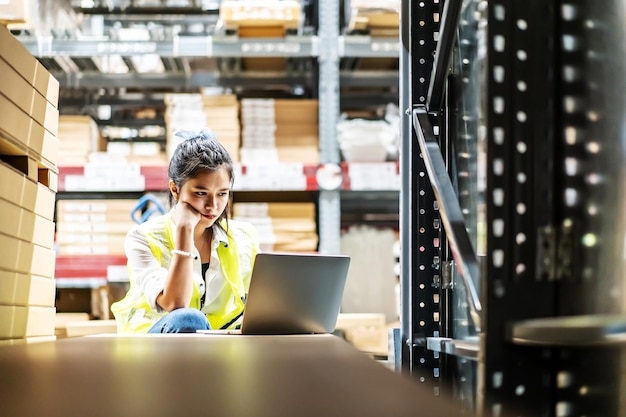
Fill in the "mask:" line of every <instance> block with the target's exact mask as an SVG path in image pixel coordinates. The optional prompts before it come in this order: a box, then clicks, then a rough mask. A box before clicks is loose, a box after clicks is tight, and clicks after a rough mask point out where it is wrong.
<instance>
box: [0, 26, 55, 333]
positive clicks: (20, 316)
mask: <svg viewBox="0 0 626 417" xmlns="http://www.w3.org/2000/svg"><path fill="white" fill-rule="evenodd" d="M0 74H2V77H1V78H0V108H1V109H2V111H1V112H0V178H2V180H1V181H0V248H1V249H2V251H3V254H2V256H0V344H6V343H17V342H24V341H35V340H49V339H54V337H55V336H54V317H55V306H54V305H55V304H54V303H55V281H54V267H55V252H54V249H53V248H54V199H55V194H56V191H57V183H58V179H57V178H58V171H57V167H56V160H57V153H58V140H57V131H58V109H57V103H58V98H59V96H58V95H59V83H58V81H57V80H56V79H54V77H52V76H51V75H50V73H49V72H48V71H47V70H46V69H45V68H44V67H43V66H42V65H41V64H40V63H39V62H38V61H37V60H36V59H35V58H34V57H33V56H32V55H30V53H29V52H28V51H27V50H26V49H25V48H24V47H23V46H22V45H21V44H20V42H19V41H17V39H15V38H14V37H13V35H12V34H11V33H10V32H9V31H8V30H7V29H6V28H5V27H4V26H1V25H0Z"/></svg>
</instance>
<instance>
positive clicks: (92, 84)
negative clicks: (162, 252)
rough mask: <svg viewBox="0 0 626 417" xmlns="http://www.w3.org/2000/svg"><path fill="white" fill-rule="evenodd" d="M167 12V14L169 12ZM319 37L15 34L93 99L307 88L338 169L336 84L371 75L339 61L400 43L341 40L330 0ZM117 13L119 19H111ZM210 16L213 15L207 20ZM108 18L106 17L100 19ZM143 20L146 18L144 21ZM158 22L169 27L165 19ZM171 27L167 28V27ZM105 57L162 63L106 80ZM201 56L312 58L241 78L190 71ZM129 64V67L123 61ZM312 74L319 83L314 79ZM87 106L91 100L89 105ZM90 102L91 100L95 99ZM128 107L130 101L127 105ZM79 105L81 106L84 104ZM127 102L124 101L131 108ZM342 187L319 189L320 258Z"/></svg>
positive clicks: (336, 236) (336, 219) (139, 14)
mask: <svg viewBox="0 0 626 417" xmlns="http://www.w3.org/2000/svg"><path fill="white" fill-rule="evenodd" d="M172 10H173V9H172ZM82 12H83V13H86V14H93V15H97V14H104V15H105V16H106V14H107V13H114V16H118V17H123V18H124V19H126V20H128V19H143V20H145V21H149V20H150V16H149V13H153V14H154V13H156V10H143V9H142V8H133V9H132V12H133V13H134V14H133V17H130V16H129V17H128V18H126V17H125V15H124V14H123V13H128V12H129V10H122V9H120V10H117V9H116V10H113V11H111V10H108V9H98V8H94V9H91V8H87V9H83V10H82ZM177 12H178V13H179V17H180V18H181V19H182V22H190V23H193V22H196V23H197V22H200V21H201V22H206V21H208V20H210V19H213V20H216V17H215V16H213V15H215V13H216V11H215V10H214V11H207V12H204V11H202V12H200V11H199V10H196V9H194V8H187V9H184V10H183V9H180V10H177ZM316 12H317V18H318V32H317V34H310V33H308V32H307V31H303V32H302V33H288V34H287V36H286V37H285V38H281V39H271V38H267V39H266V38H239V37H237V36H232V35H229V34H217V33H216V34H206V33H202V34H197V33H196V34H190V33H189V31H188V30H186V29H185V27H186V26H185V24H183V30H182V31H181V32H180V33H175V32H174V31H172V32H168V33H169V35H167V36H165V38H162V39H161V38H155V39H154V40H152V39H151V40H139V41H128V40H119V39H116V38H115V36H113V37H109V36H82V37H81V38H80V39H79V38H75V37H73V36H71V35H69V36H68V35H67V34H65V35H63V36H58V34H55V36H52V35H41V34H35V33H33V34H31V33H28V32H24V33H21V34H20V35H19V39H20V40H21V42H22V44H23V45H24V46H25V47H26V48H27V49H28V50H29V51H30V52H31V53H32V54H33V55H34V56H36V57H38V58H39V59H40V60H41V61H42V62H44V65H46V66H47V67H48V68H50V69H51V70H54V69H56V71H55V72H54V74H55V76H56V77H57V78H58V79H59V81H60V84H61V88H62V89H63V88H67V89H85V90H87V91H93V92H95V93H94V94H98V93H97V92H98V91H101V90H102V89H111V90H115V91H117V90H118V89H121V90H124V89H133V91H141V90H142V89H151V88H152V89H158V88H159V87H163V86H164V85H166V86H168V87H169V88H172V89H174V90H181V91H189V90H191V89H194V88H200V87H206V86H215V85H219V86H226V87H228V86H232V87H233V88H236V87H238V86H242V85H244V86H246V85H249V86H255V85H259V84H261V85H262V84H278V85H313V89H314V93H317V95H318V98H319V101H320V103H321V105H320V106H319V107H320V111H319V137H320V160H321V163H322V164H337V165H338V164H339V162H340V154H339V148H338V143H337V139H336V124H337V121H338V118H339V109H340V100H341V97H340V92H339V91H340V88H339V87H340V85H341V84H342V83H345V84H346V85H356V86H359V85H368V80H370V79H372V78H371V77H372V74H369V75H367V76H365V78H364V76H363V75H362V74H361V75H359V74H358V73H353V72H349V71H340V70H339V66H340V65H339V64H340V60H341V59H342V58H344V57H360V58H368V57H369V58H371V57H376V58H389V57H397V56H398V50H399V46H398V42H397V40H395V39H390V38H372V37H370V36H364V35H354V36H352V35H349V36H344V35H342V34H340V31H339V26H340V25H339V20H340V15H339V7H338V4H337V3H336V2H334V1H332V0H321V1H319V2H317V10H316ZM115 13H117V14H115ZM209 15H211V16H209ZM104 19H105V20H106V19H109V20H110V19H111V18H109V17H105V18H104ZM146 19H147V20H146ZM159 19H164V21H165V23H168V21H167V19H168V18H167V15H161V16H160V17H159ZM169 23H172V22H169ZM111 55H120V56H122V57H130V56H141V55H158V56H160V58H161V59H162V60H163V63H164V64H165V67H166V71H165V72H164V73H140V72H134V71H132V65H131V67H130V69H131V71H130V72H129V73H128V74H106V73H101V72H98V71H94V68H97V67H96V65H95V64H94V62H93V58H98V57H101V58H105V57H108V56H111ZM194 57H203V58H219V59H222V58H254V57H284V58H290V59H291V58H296V59H304V60H306V59H311V60H314V61H315V60H316V64H315V68H314V70H313V71H293V70H290V71H285V72H279V73H276V72H269V73H267V74H263V73H258V72H257V73H254V72H253V73H251V74H244V73H238V72H228V71H227V72H221V71H220V70H219V69H217V70H216V71H203V70H199V71H192V70H190V68H189V63H188V59H193V58H194ZM125 62H127V61H125ZM316 76H317V79H316ZM373 76H374V77H375V78H374V79H375V81H374V82H375V84H378V85H389V83H390V82H394V81H396V80H397V74H395V77H394V75H393V74H389V73H384V72H382V73H381V72H376V73H375V74H373ZM158 96H159V94H158V93H155V94H152V95H151V94H148V95H144V97H143V98H140V99H138V100H136V103H137V105H139V103H141V102H144V101H145V103H146V104H147V103H154V102H155V101H158V100H159V98H158ZM87 101H89V100H87ZM93 101H95V99H94V100H93ZM131 101H132V100H131ZM106 102H107V98H106V97H102V99H101V98H98V103H103V104H105V103H106ZM68 103H70V105H76V106H80V105H81V103H80V99H69V101H68ZM83 104H84V102H83ZM131 104H132V103H130V102H129V105H131ZM341 191H342V190H341V189H340V188H338V189H329V190H326V189H319V190H316V192H317V193H318V198H317V203H318V208H319V210H318V216H319V217H318V220H319V241H320V245H319V250H320V252H325V253H338V252H339V250H340V248H339V242H340V230H341V207H340V201H341Z"/></svg>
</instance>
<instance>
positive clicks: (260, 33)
mask: <svg viewBox="0 0 626 417" xmlns="http://www.w3.org/2000/svg"><path fill="white" fill-rule="evenodd" d="M302 20H303V17H302V6H301V4H300V2H299V1H293V0H278V1H277V0H265V1H249V0H244V1H241V0H223V1H222V2H221V3H220V18H219V22H220V25H221V26H222V27H223V28H224V29H225V30H233V31H236V32H237V36H239V38H244V39H247V38H252V39H259V38H282V37H284V36H285V35H286V34H287V32H288V31H290V30H291V31H296V30H297V29H298V28H299V27H300V26H301V24H302ZM285 63H286V59H285V58H275V57H258V58H257V57H248V58H241V69H242V70H245V71H283V70H285Z"/></svg>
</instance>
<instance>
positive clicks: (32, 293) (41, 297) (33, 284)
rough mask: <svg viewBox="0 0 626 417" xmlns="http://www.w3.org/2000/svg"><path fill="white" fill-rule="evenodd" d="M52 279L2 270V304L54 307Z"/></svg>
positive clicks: (0, 301)
mask: <svg viewBox="0 0 626 417" xmlns="http://www.w3.org/2000/svg"><path fill="white" fill-rule="evenodd" d="M55 284H56V283H55V281H54V279H52V278H46V277H40V276H37V275H28V274H21V273H18V272H10V271H3V270H0V304H4V305H22V306H44V307H54V301H55V296H56V285H55Z"/></svg>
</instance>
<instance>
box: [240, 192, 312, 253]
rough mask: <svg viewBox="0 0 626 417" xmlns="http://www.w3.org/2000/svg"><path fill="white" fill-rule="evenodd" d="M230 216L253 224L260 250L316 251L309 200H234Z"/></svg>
mask: <svg viewBox="0 0 626 417" xmlns="http://www.w3.org/2000/svg"><path fill="white" fill-rule="evenodd" d="M233 218H235V219H240V220H245V221H248V222H250V223H252V224H253V225H254V226H255V227H256V229H257V232H258V234H259V239H260V244H261V250H263V251H278V252H315V251H316V250H317V244H318V237H317V231H316V223H315V205H314V204H313V203H236V204H234V206H233Z"/></svg>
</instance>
